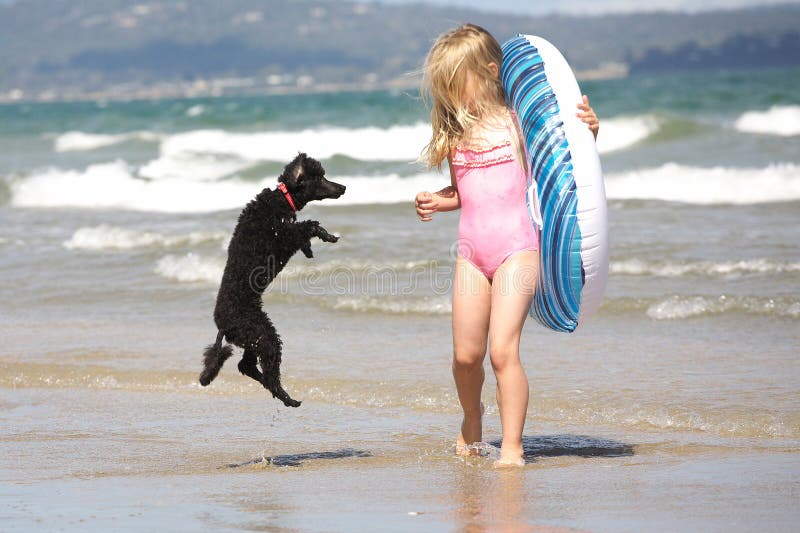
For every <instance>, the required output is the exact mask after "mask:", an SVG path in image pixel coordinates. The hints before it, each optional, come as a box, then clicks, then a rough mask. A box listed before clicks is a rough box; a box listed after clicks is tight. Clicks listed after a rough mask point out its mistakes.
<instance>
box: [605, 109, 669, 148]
mask: <svg viewBox="0 0 800 533" xmlns="http://www.w3.org/2000/svg"><path fill="white" fill-rule="evenodd" d="M659 127H660V122H659V120H658V119H657V118H656V117H655V116H653V115H642V116H635V117H617V118H610V119H606V120H603V122H602V124H601V126H600V132H599V133H598V134H597V151H598V152H600V153H601V154H607V153H610V152H616V151H618V150H624V149H625V148H630V147H631V146H633V145H635V144H637V143H639V142H641V141H643V140H645V139H646V138H648V137H649V136H651V135H653V134H654V133H655V132H656V131H658V128H659Z"/></svg>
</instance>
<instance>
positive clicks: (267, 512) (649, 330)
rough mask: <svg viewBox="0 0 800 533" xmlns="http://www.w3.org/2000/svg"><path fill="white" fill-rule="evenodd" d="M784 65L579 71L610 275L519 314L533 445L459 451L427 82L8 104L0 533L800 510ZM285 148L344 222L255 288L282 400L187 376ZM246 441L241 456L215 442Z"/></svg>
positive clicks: (442, 523) (795, 77) (795, 104)
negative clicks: (431, 211) (429, 199)
mask: <svg viewBox="0 0 800 533" xmlns="http://www.w3.org/2000/svg"><path fill="white" fill-rule="evenodd" d="M798 83H800V71H798V70H775V71H763V72H737V73H717V74H704V75H679V76H670V77H638V78H631V79H626V80H610V81H596V82H587V83H584V84H583V86H582V88H583V90H584V92H585V93H587V94H588V95H589V97H590V99H591V102H592V104H593V106H594V107H595V109H596V111H597V113H598V115H599V116H600V118H601V131H600V136H599V138H598V147H599V150H600V152H601V159H602V163H603V168H604V175H605V183H606V188H607V193H608V199H609V221H610V232H611V233H610V237H611V239H610V240H611V265H610V278H609V282H608V289H607V293H606V298H605V301H604V303H603V305H602V307H601V308H600V311H599V312H598V314H597V316H596V317H595V318H594V320H593V321H592V322H590V323H588V324H586V325H585V326H584V327H582V328H581V329H579V331H578V332H576V333H574V334H572V335H565V334H557V333H553V332H550V331H546V330H544V329H543V328H542V327H541V326H539V325H538V324H537V323H535V322H534V321H533V320H529V322H528V323H527V324H526V326H525V329H524V332H523V339H522V348H521V349H522V359H523V363H524V365H525V367H526V370H527V372H528V376H529V380H530V383H531V402H530V407H529V411H528V417H527V422H526V430H525V449H526V459H527V460H528V466H526V468H524V469H522V470H521V471H520V472H515V473H509V472H497V471H494V470H492V469H491V467H490V466H491V457H492V455H493V454H495V453H496V448H495V447H496V446H497V445H498V443H497V439H499V437H500V426H499V420H498V414H497V408H496V406H495V404H494V394H493V388H494V386H493V383H492V381H493V379H492V378H491V375H490V374H491V372H488V373H487V374H489V376H488V378H487V386H486V388H485V398H484V402H485V403H486V404H487V415H486V422H485V431H484V435H485V440H487V441H488V442H490V443H493V445H494V446H495V447H493V446H491V445H488V446H486V447H484V451H485V456H484V457H478V458H474V459H469V460H466V461H465V460H462V459H456V458H454V457H453V454H452V445H453V442H454V438H455V434H456V430H457V427H458V423H459V421H460V418H459V407H458V401H457V397H456V394H455V389H454V386H453V384H452V377H451V375H450V357H451V337H450V323H449V317H450V310H451V303H450V288H451V283H452V280H451V277H452V267H453V263H454V256H453V250H454V243H455V240H456V233H457V221H458V215H457V213H443V214H438V215H436V216H435V217H434V221H433V222H430V223H427V224H422V223H419V222H418V221H417V219H416V217H415V215H414V211H413V206H412V202H413V197H414V195H415V194H416V192H418V191H420V190H437V189H438V188H441V187H444V186H445V185H447V184H448V182H449V179H448V178H447V175H446V174H441V173H439V172H437V171H429V170H426V169H425V168H423V167H422V166H421V165H420V164H418V163H416V162H415V160H416V158H417V156H418V155H419V152H420V150H421V148H422V147H423V146H424V144H425V143H426V142H427V138H428V135H429V126H428V125H427V124H426V114H425V110H424V107H423V105H422V102H421V101H420V100H419V99H418V98H417V97H416V94H415V92H414V91H406V92H404V91H396V92H373V93H341V94H320V95H294V96H264V97H246V98H217V99H195V100H165V101H131V102H113V101H109V102H85V103H48V104H35V103H19V104H13V105H3V106H0V294H2V297H1V298H2V300H1V301H2V304H1V305H0V334H2V338H3V342H2V343H1V344H0V406H2V409H0V457H2V459H0V480H2V482H3V483H2V487H0V529H8V530H26V529H30V528H41V529H54V528H64V529H67V530H73V529H84V528H90V527H111V528H114V527H118V526H121V525H123V526H126V527H131V528H134V529H136V528H138V529H141V528H144V527H155V526H156V525H159V526H162V527H164V528H166V529H168V530H184V529H187V530H188V529H195V528H197V527H213V528H215V529H221V530H226V529H230V530H242V529H266V530H280V531H353V530H371V529H379V530H390V531H407V530H408V529H410V528H414V529H418V530H420V531H498V530H508V531H526V530H537V531H550V530H552V531H572V530H590V531H626V530H628V531H640V530H643V529H647V530H665V531H666V530H676V529H681V530H723V529H724V530H752V529H756V528H759V529H762V528H766V529H773V530H787V529H791V526H790V524H793V523H795V522H796V520H797V519H799V518H800V515H799V514H798V511H797V508H796V501H797V498H798V496H800V485H798V483H797V479H798V474H800V364H798V356H797V354H798V351H799V350H798V348H799V347H800V239H798V236H800V233H798V227H800V95H798V93H797V91H796V87H797V85H798ZM298 151H305V152H307V153H308V154H309V155H311V156H313V157H316V158H318V159H320V160H321V161H322V162H323V164H324V166H325V168H326V170H327V174H328V176H329V177H330V178H331V179H333V180H335V181H338V182H341V183H343V184H345V185H347V193H346V194H345V195H344V196H343V197H342V198H340V199H338V200H335V201H326V202H322V203H319V204H316V205H311V206H309V207H307V208H306V209H305V210H304V211H302V212H301V213H300V218H312V219H316V220H319V221H321V223H322V224H323V225H324V226H325V227H326V228H327V229H328V230H329V231H331V232H335V233H336V234H338V235H340V236H341V239H340V241H339V242H338V243H336V244H327V243H321V242H319V243H315V244H314V245H313V248H314V253H315V257H314V259H312V260H308V259H306V258H305V257H302V256H298V257H295V258H294V259H293V260H292V262H291V263H290V264H289V266H288V267H287V269H286V270H285V271H284V272H283V273H282V274H281V275H280V276H279V278H278V279H277V280H276V281H275V282H274V283H273V285H272V286H270V288H269V289H268V290H267V292H266V293H265V295H264V307H265V309H266V310H267V312H268V313H269V314H270V316H271V318H272V319H273V321H274V322H275V324H276V327H277V329H278V331H279V332H280V333H281V335H282V336H283V340H284V346H285V348H284V362H283V367H282V368H283V374H284V384H285V386H286V388H287V390H288V391H289V392H290V393H291V394H292V396H293V397H295V398H298V399H301V400H303V402H304V403H303V405H302V406H301V407H300V408H298V409H287V408H284V407H283V406H282V405H280V404H279V403H278V402H277V401H276V400H273V399H272V398H271V397H270V396H269V394H268V393H266V392H265V391H263V389H261V388H260V387H259V386H257V385H256V384H255V383H254V382H252V381H250V380H249V379H247V378H244V377H242V376H240V375H239V374H238V372H237V371H236V367H235V364H234V363H231V362H229V363H228V366H227V367H226V368H224V369H223V371H222V373H221V375H220V377H219V378H218V379H217V380H216V381H215V382H214V383H213V384H212V386H210V387H208V388H205V389H204V388H201V387H200V386H199V385H198V384H197V382H196V378H197V375H198V374H199V371H200V368H201V363H200V359H201V352H202V349H203V347H204V346H205V345H206V344H208V343H210V342H212V341H213V340H214V337H215V335H216V331H215V329H214V325H213V320H212V311H213V306H214V298H215V295H216V290H217V288H218V283H219V280H220V277H221V274H222V270H223V268H224V265H225V259H226V252H225V250H226V245H227V240H228V238H229V236H230V233H231V230H232V229H233V227H234V225H235V222H236V218H237V215H238V212H239V210H240V209H241V207H242V206H243V205H244V204H245V203H246V202H247V201H248V200H249V199H250V198H252V197H253V196H254V195H255V194H256V193H257V192H259V191H260V190H261V189H262V188H263V187H273V186H274V185H275V184H276V176H277V175H278V174H279V173H280V170H281V169H282V167H283V165H284V164H285V163H286V162H287V161H288V160H290V159H291V158H292V157H293V156H294V155H295V154H296V153H297V152H298ZM230 465H239V466H230Z"/></svg>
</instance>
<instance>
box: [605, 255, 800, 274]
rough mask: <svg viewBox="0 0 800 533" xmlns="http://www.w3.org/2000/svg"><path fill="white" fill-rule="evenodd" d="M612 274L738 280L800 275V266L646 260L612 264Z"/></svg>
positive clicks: (759, 261)
mask: <svg viewBox="0 0 800 533" xmlns="http://www.w3.org/2000/svg"><path fill="white" fill-rule="evenodd" d="M609 271H610V272H611V273H612V274H623V275H629V276H661V277H668V278H673V277H681V276H685V275H687V274H689V275H701V276H726V277H727V276H737V275H741V274H780V273H784V272H800V263H797V262H795V263H782V262H775V261H770V260H768V259H748V260H742V261H721V262H712V261H698V262H691V261H688V262H684V263H675V262H653V261H646V260H643V259H629V260H626V261H612V263H611V265H610V268H609Z"/></svg>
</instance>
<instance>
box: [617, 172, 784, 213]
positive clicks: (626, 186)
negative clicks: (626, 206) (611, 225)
mask: <svg viewBox="0 0 800 533" xmlns="http://www.w3.org/2000/svg"><path fill="white" fill-rule="evenodd" d="M605 185H606V193H607V195H608V198H609V199H617V200H629V199H649V200H663V201H670V202H683V203H690V204H759V203H766V202H785V201H795V200H800V166H798V165H795V164H791V163H785V164H774V165H769V166H767V167H765V168H728V167H711V168H704V167H691V166H685V165H679V164H677V163H668V164H666V165H663V166H660V167H656V168H647V169H642V170H635V171H630V172H620V173H616V174H610V175H607V176H606V178H605Z"/></svg>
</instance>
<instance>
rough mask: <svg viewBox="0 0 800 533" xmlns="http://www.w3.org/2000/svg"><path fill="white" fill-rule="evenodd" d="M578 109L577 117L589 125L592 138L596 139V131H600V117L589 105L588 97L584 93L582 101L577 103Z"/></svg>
mask: <svg viewBox="0 0 800 533" xmlns="http://www.w3.org/2000/svg"><path fill="white" fill-rule="evenodd" d="M578 109H580V110H581V112H580V113H577V116H578V118H579V119H581V120H582V121H583V122H585V123H586V124H588V125H589V129H590V130H591V132H592V134H594V138H595V139H597V132H599V131H600V119H598V118H597V115H596V114H595V112H594V109H592V106H590V105H589V97H588V96H586V95H585V94H584V95H583V102H582V103H580V104H578Z"/></svg>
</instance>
